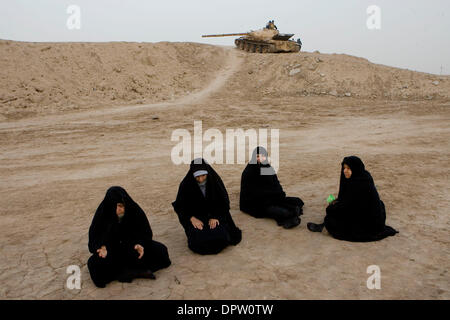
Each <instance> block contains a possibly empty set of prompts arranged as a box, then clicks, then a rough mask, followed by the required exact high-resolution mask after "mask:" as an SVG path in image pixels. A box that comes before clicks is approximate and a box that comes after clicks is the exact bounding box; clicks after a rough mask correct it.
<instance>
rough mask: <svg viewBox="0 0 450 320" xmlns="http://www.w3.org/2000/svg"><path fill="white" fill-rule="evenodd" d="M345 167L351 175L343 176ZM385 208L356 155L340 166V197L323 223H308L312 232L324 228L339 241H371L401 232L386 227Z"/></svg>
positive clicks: (332, 204) (327, 213)
mask: <svg viewBox="0 0 450 320" xmlns="http://www.w3.org/2000/svg"><path fill="white" fill-rule="evenodd" d="M344 165H347V166H348V167H349V168H350V170H351V176H350V177H349V178H346V177H345V175H344ZM385 222H386V209H385V206H384V203H383V201H381V199H380V196H379V194H378V191H377V189H376V187H375V184H374V181H373V179H372V176H371V175H370V173H369V172H368V171H367V170H365V167H364V163H363V162H362V161H361V159H360V158H358V157H356V156H350V157H345V158H344V160H343V161H342V164H341V178H340V183H339V194H338V197H337V199H336V200H335V201H333V202H332V203H331V204H330V205H329V206H328V207H327V209H326V216H325V220H324V223H322V224H314V223H308V229H309V230H310V231H319V232H320V231H322V228H323V226H325V228H326V229H327V231H328V232H329V233H330V234H331V235H332V236H333V237H334V238H336V239H339V240H347V241H354V242H368V241H377V240H381V239H384V238H386V237H388V236H393V235H395V234H396V233H398V231H396V230H394V229H393V228H391V227H389V226H386V224H385Z"/></svg>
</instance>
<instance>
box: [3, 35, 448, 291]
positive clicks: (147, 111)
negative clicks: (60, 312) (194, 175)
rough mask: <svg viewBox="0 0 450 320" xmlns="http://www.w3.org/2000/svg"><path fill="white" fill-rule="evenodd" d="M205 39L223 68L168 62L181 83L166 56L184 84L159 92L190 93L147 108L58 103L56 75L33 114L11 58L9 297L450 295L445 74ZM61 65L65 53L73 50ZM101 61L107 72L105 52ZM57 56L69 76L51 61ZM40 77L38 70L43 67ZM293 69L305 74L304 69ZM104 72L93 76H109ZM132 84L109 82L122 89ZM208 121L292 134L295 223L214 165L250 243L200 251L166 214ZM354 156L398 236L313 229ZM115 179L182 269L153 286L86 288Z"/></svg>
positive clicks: (288, 144) (286, 166)
mask: <svg viewBox="0 0 450 320" xmlns="http://www.w3.org/2000/svg"><path fill="white" fill-rule="evenodd" d="M66 45H67V44H66ZM121 45H122V46H125V47H126V45H125V44H121ZM191 45H192V46H194V47H195V48H191V49H192V50H194V51H195V50H197V51H198V52H201V51H202V50H200V49H202V48H203V49H204V50H206V52H204V54H205V56H214V57H215V59H217V63H213V64H209V62H207V61H206V60H207V59H206V60H205V61H202V60H199V61H197V62H195V61H194V62H189V61H184V60H182V61H178V60H177V59H182V58H180V56H173V57H171V59H174V60H176V65H177V66H179V68H180V70H178V71H177V72H186V77H189V79H193V80H192V81H190V80H186V83H185V84H183V86H185V87H186V88H189V89H192V92H189V93H187V92H185V91H183V90H184V89H183V90H182V89H180V87H179V86H178V87H177V85H176V84H174V83H173V82H171V81H172V80H173V79H174V78H176V77H177V76H178V75H177V73H176V72H175V71H174V70H173V69H171V67H170V65H171V63H170V61H169V60H167V61H165V62H162V63H166V68H168V70H169V71H167V72H168V75H167V77H169V76H170V77H173V78H168V80H167V81H168V82H167V83H171V85H170V86H169V87H167V86H168V85H164V84H158V82H155V83H154V84H151V85H153V86H155V87H158V86H159V87H158V88H161V92H163V93H165V94H169V95H170V94H172V93H174V92H178V94H175V95H174V98H173V99H172V98H171V99H168V100H167V99H166V100H164V99H163V96H161V97H159V98H157V97H153V96H152V95H151V92H149V91H145V92H144V93H143V94H142V96H143V98H142V99H143V101H138V103H136V102H135V100H133V99H135V98H134V97H131V98H129V97H126V96H124V97H122V98H121V99H118V100H119V101H118V100H115V101H110V97H109V96H108V95H104V96H95V95H94V96H92V97H90V98H89V97H88V98H86V97H85V96H83V94H81V93H80V94H79V95H80V97H78V99H77V94H76V91H73V90H72V89H73V88H76V87H77V85H76V84H74V85H73V88H72V86H71V85H70V86H68V87H64V88H63V89H64V90H65V91H64V92H66V94H67V98H64V95H62V96H61V97H60V98H58V99H56V100H55V101H53V100H51V99H50V100H46V99H47V98H48V97H47V96H40V95H39V94H42V95H44V94H45V93H46V92H48V91H49V90H50V89H49V88H50V87H55V88H56V87H57V86H58V85H59V83H60V82H58V81H56V80H57V79H58V75H59V73H58V72H57V71H49V70H44V71H45V72H46V73H45V75H46V77H47V76H48V77H49V78H52V76H54V79H56V80H55V81H53V80H51V81H50V80H49V81H50V82H51V85H49V86H47V87H46V86H44V87H43V88H41V89H42V91H41V92H39V91H36V90H35V89H33V90H34V92H36V93H37V94H38V95H39V96H38V97H39V99H40V98H42V99H43V100H36V101H34V100H33V101H34V102H31V101H30V102H29V103H30V105H29V107H27V108H22V107H23V105H24V103H26V102H25V101H26V97H27V92H28V93H30V90H31V89H26V88H31V86H30V82H29V81H28V80H30V81H31V79H28V80H27V77H28V73H27V71H26V69H27V68H28V67H26V66H21V65H20V63H16V62H14V61H15V60H14V57H13V56H12V55H9V56H7V57H5V56H3V59H2V61H1V63H3V64H6V65H8V66H10V69H8V70H6V71H5V69H3V71H0V72H1V76H2V78H1V84H2V88H3V89H4V88H6V87H7V86H10V89H11V88H15V89H14V90H16V91H15V93H12V91H11V92H6V91H5V90H4V91H3V98H2V100H1V101H2V104H1V112H0V115H1V116H2V118H0V150H1V152H0V154H1V157H0V195H1V197H2V199H3V205H2V206H1V209H0V241H1V258H0V284H1V285H0V298H3V299H23V298H26V299H449V298H450V276H449V272H448V271H449V267H450V259H449V253H450V250H449V243H450V239H449V208H450V201H449V200H448V199H449V198H448V194H449V192H450V188H449V163H450V157H449V156H450V148H449V147H450V127H449V123H450V109H449V108H450V99H449V95H450V85H449V83H450V81H449V77H448V76H441V77H438V76H434V75H428V74H421V73H415V72H412V71H407V70H400V69H395V68H389V67H385V66H379V65H373V64H370V63H369V62H367V61H366V60H364V59H360V58H355V57H349V56H345V55H323V54H319V53H299V54H285V55H274V54H268V55H258V54H250V53H244V52H240V51H238V50H235V49H232V48H220V47H212V46H201V45H193V44H191ZM11 46H13V47H17V48H16V49H14V50H16V51H17V50H21V52H23V55H24V56H29V57H30V56H32V53H33V52H34V51H36V52H44V53H45V54H49V51H51V50H52V49H53V48H52V49H46V50H44V51H41V49H42V48H46V44H39V45H38V44H22V43H11V42H9V44H4V43H3V44H2V46H0V50H6V49H5V47H8V48H10V49H11ZM36 46H37V47H36ZM39 46H42V47H41V49H39V48H40V47H39ZM57 46H59V47H60V48H63V44H59V45H57ZM129 46H131V47H133V48H135V47H137V46H138V44H129ZM156 46H158V45H156ZM160 46H164V47H172V46H173V47H175V48H177V46H178V47H179V46H180V44H168V43H164V44H160ZM1 48H3V49H1ZM27 48H28V49H27ZM199 48H200V49H199ZM78 49H79V48H78ZM78 49H77V50H78ZM122 49H123V50H125V49H126V48H122ZM172 49H173V48H172ZM172 49H171V50H172ZM14 50H12V49H11V52H12V53H11V54H13V53H14V52H15V51H14ZM30 50H31V51H30ZM33 50H34V51H33ZM61 50H63V49H61ZM71 50H74V49H73V48H72V49H71ZM71 50H68V49H66V51H64V50H63V51H64V52H65V53H66V54H69V53H68V52H70V51H71ZM127 50H128V49H127ZM149 50H150V49H149ZM158 50H159V49H158ZM173 50H175V49H173ZM106 51H107V50H106ZM30 52H31V53H30ZM81 52H82V51H81ZM88 52H89V51H88ZM152 52H153V53H154V51H152ZM214 53H216V54H214ZM90 54H91V53H88V54H86V56H87V57H89V55H90ZM105 54H106V53H105ZM108 54H109V53H108ZM47 58H48V59H49V61H51V59H50V58H51V57H47ZM53 58H54V59H56V60H58V59H59V58H61V53H55V54H54V56H53ZM144 58H145V57H144ZM17 59H19V60H20V59H22V58H20V57H18V58H17ZM67 59H68V60H67V61H68V62H67V63H69V62H70V61H71V60H70V58H67ZM73 59H75V58H73ZM80 59H81V58H80ZM86 59H87V58H86ZM99 59H101V60H102V61H105V60H104V59H105V57H104V56H102V55H101V54H99ZM150 59H152V58H150ZM157 59H162V57H161V55H159V56H158V55H156V60H157ZM189 59H190V58H189ZM352 59H353V60H352ZM88 60H89V59H88ZM319 60H321V61H319ZM5 61H6V62H5ZM8 61H9V62H8ZM352 61H353V63H351V62H352ZM45 63H46V64H47V67H46V68H48V67H51V68H53V69H56V67H55V66H54V64H55V63H53V64H52V63H51V62H45ZM80 63H82V62H80ZM124 63H125V62H124ZM202 63H204V64H203V66H205V65H206V66H205V68H204V69H202V68H201V66H202ZM128 64H132V62H126V65H128ZM75 65H76V64H75ZM311 65H313V67H311ZM33 66H35V67H36V68H38V67H37V62H36V64H33ZM314 66H315V68H316V69H314ZM364 66H365V67H364ZM14 68H15V69H17V70H19V71H20V70H22V72H21V73H20V72H19V74H20V75H19V76H14V72H13V71H12V70H13V69H14ZM109 68H110V69H111V70H113V69H114V66H111V65H110V66H109ZM183 68H185V69H183ZM364 68H365V69H364ZM138 69H139V68H138ZM296 69H300V71H298V72H296V71H294V72H291V71H292V70H296ZM104 70H106V67H105V68H104V69H103V71H102V72H105V74H106V73H107V72H106V71H104ZM108 70H109V69H108ZM139 70H140V69H139ZM139 70H136V72H139ZM32 72H33V71H30V73H32ZM36 72H38V73H39V72H43V71H42V70H38V71H36ZM123 72H126V71H123ZM143 72H146V71H145V70H144V71H143ZM92 73H93V75H92V79H94V80H95V79H96V78H97V77H101V76H98V75H97V74H95V71H92ZM321 74H324V75H323V76H322V75H321ZM84 76H85V75H84V74H82V75H81V77H84ZM164 77H165V76H164ZM19 78H20V79H19ZM162 78H163V77H162V76H161V79H162ZM90 79H91V78H90ZM20 81H22V85H23V87H22V91H21V90H20V88H19V87H20V86H19V85H18V83H20ZM74 81H76V82H79V83H83V81H82V79H79V78H77V79H75V80H74ZM127 81H128V80H127ZM161 81H162V80H161ZM436 81H438V82H439V83H436ZM433 82H434V84H433ZM14 83H16V84H14ZM377 83H378V86H377ZM108 85H109V84H107V85H106V86H108ZM122 85H123V83H117V84H115V85H112V86H111V88H112V89H111V92H115V91H117V90H121V89H120V88H121V86H122ZM149 86H150V84H149ZM404 86H407V88H405V87H404ZM416 87H418V88H416ZM168 88H169V89H168ZM11 90H13V89H11ZM61 90H62V89H61ZM31 91H32V90H31ZM125 91H126V90H125ZM34 92H33V96H36V95H35V94H34ZM346 93H348V94H346ZM111 94H112V93H111ZM81 96H83V97H81ZM15 98H17V99H15ZM10 99H15V100H12V101H8V100H10ZM83 99H84V100H83ZM127 99H130V101H128V100H127ZM139 99H141V98H139ZM20 101H22V102H20ZM39 101H47V102H46V103H43V102H41V103H39ZM52 101H53V102H52ZM108 101H109V102H108ZM146 101H150V102H151V103H147V102H146ZM70 106H73V107H70ZM44 107H45V108H44ZM66 107H67V108H66ZM27 109H31V111H30V110H27ZM46 110H47V111H49V112H46ZM194 120H202V121H203V130H206V129H208V128H217V129H219V130H220V131H221V132H222V133H223V134H225V130H226V129H237V128H243V129H249V128H255V129H258V128H268V129H271V128H275V129H279V130H280V169H279V172H278V176H279V179H280V181H281V183H282V185H283V187H284V189H285V191H286V192H287V194H288V195H292V196H299V197H301V198H302V199H303V200H304V202H305V204H306V205H305V209H304V215H303V217H302V223H301V225H300V226H299V227H297V228H294V229H291V230H285V229H282V228H280V227H278V226H277V225H276V223H275V222H274V221H272V220H267V219H254V218H252V217H250V216H248V215H246V214H244V213H242V212H240V211H239V207H238V199H239V187H240V175H241V172H242V170H243V168H244V166H245V165H244V164H234V165H231V164H229V165H227V164H224V165H214V167H215V169H216V171H217V172H218V173H219V174H220V175H221V176H222V177H223V180H224V182H225V185H226V186H227V188H228V192H229V194H230V199H231V212H232V215H233V218H234V219H235V222H236V224H237V225H238V226H239V227H240V228H241V229H242V231H243V240H242V242H241V243H240V244H239V245H238V246H236V247H229V248H227V249H225V250H224V251H223V252H222V253H220V254H219V255H215V256H200V255H196V254H194V253H192V252H190V251H189V250H188V248H187V244H186V237H185V234H184V231H183V229H182V227H181V225H180V224H179V222H178V219H177V217H176V214H175V213H174V212H173V210H172V207H171V205H170V203H171V202H172V201H173V200H174V199H175V196H176V192H177V189H178V184H179V182H180V181H181V179H182V177H184V175H185V172H186V171H187V168H188V166H187V165H179V166H177V165H174V164H173V163H172V161H171V157H170V153H171V150H172V148H173V147H174V145H175V144H176V143H175V142H172V141H171V139H170V138H171V134H172V132H173V130H175V129H177V128H185V129H188V130H189V131H190V132H192V131H193V125H194ZM269 141H270V139H269ZM351 154H356V155H359V156H360V157H361V158H362V159H363V161H364V162H365V164H366V168H367V169H368V170H369V171H370V172H371V173H372V175H373V177H374V180H375V183H376V185H377V187H378V190H379V193H380V195H381V198H382V199H383V200H384V202H385V204H386V207H387V213H388V218H387V224H388V225H391V226H393V227H394V228H396V229H398V230H400V233H399V234H398V235H397V236H395V237H390V238H388V239H385V240H383V241H380V242H376V243H348V242H343V241H338V240H335V239H333V238H331V237H330V236H329V235H328V234H327V233H326V232H325V231H324V232H323V233H322V234H317V233H311V232H309V231H307V229H306V222H308V221H314V222H319V221H321V219H322V218H323V216H324V213H325V206H326V202H325V199H326V197H327V195H328V194H329V193H334V194H336V193H337V191H338V181H339V169H340V161H341V160H342V158H343V157H344V156H347V155H351ZM112 185H121V186H123V187H124V188H125V189H126V190H127V191H128V192H129V193H130V195H131V196H132V197H133V198H134V200H135V201H136V202H138V203H139V204H140V205H141V207H142V208H143V209H144V211H145V212H146V213H147V216H148V218H149V221H150V223H151V225H152V229H153V232H154V239H155V240H157V241H161V242H163V243H164V244H166V245H167V247H168V249H169V254H170V257H171V260H172V266H170V267H169V268H167V269H165V270H161V271H158V272H157V273H156V276H157V280H156V281H154V280H143V279H137V280H134V281H133V282H132V283H130V284H122V283H119V282H113V283H111V284H109V285H108V286H107V287H106V288H105V289H98V288H96V287H95V286H94V284H93V283H92V281H91V280H90V277H89V273H88V270H87V267H86V261H87V259H88V257H89V252H88V249H87V241H88V236H87V232H88V228H89V225H90V222H91V219H92V216H93V214H94V212H95V209H96V208H97V206H98V204H99V203H100V201H101V200H102V199H103V197H104V194H105V191H106V189H107V188H108V187H109V186H112ZM70 265H77V266H79V267H80V268H81V279H82V283H81V289H80V290H77V289H74V290H70V289H68V288H67V287H66V279H67V277H68V276H69V275H68V274H67V273H66V268H67V267H68V266H70ZM370 265H378V266H379V267H380V269H381V276H382V278H381V289H380V290H369V289H368V288H367V286H366V281H367V278H368V277H369V276H370V275H369V274H367V272H366V270H367V267H368V266H370Z"/></svg>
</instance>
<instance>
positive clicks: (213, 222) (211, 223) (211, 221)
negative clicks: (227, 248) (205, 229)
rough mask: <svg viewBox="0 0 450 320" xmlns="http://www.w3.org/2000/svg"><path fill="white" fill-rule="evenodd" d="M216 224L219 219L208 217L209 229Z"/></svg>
mask: <svg viewBox="0 0 450 320" xmlns="http://www.w3.org/2000/svg"><path fill="white" fill-rule="evenodd" d="M218 225H219V220H217V219H209V227H210V228H211V229H214V228H215V227H217V226H218Z"/></svg>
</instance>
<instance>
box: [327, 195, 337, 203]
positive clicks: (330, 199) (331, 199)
mask: <svg viewBox="0 0 450 320" xmlns="http://www.w3.org/2000/svg"><path fill="white" fill-rule="evenodd" d="M334 200H336V198H335V197H334V196H333V195H332V194H330V195H329V196H328V198H327V202H328V203H332V202H333V201H334Z"/></svg>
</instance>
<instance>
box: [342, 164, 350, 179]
mask: <svg viewBox="0 0 450 320" xmlns="http://www.w3.org/2000/svg"><path fill="white" fill-rule="evenodd" d="M343 171H344V176H345V178H347V179H350V177H351V176H352V170H351V169H350V167H349V166H348V165H346V164H345V163H344V170H343Z"/></svg>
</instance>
